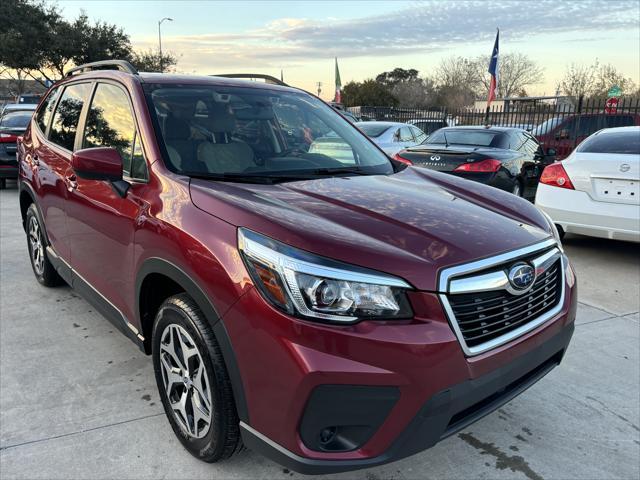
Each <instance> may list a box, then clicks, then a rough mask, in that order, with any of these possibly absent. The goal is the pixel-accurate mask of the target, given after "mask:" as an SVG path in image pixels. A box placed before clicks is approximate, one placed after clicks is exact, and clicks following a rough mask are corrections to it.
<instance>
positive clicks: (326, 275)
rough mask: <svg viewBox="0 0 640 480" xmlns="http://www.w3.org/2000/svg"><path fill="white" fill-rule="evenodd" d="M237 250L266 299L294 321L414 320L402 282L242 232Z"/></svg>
mask: <svg viewBox="0 0 640 480" xmlns="http://www.w3.org/2000/svg"><path fill="white" fill-rule="evenodd" d="M238 247H239V249H240V252H241V254H242V257H243V260H244V262H245V265H246V266H247V270H248V271H249V274H250V275H251V278H252V280H253V282H254V284H255V285H256V287H257V288H258V290H259V291H260V292H261V293H262V295H263V296H264V297H265V298H266V299H267V300H268V301H269V302H270V303H272V304H273V305H274V306H276V307H278V308H280V309H281V310H284V311H285V312H287V313H288V314H290V315H297V316H300V317H304V318H309V319H319V320H323V321H328V322H335V323H353V322H355V321H358V320H363V319H378V320H383V319H401V318H411V317H412V316H413V312H412V311H411V306H410V305H409V301H408V299H407V296H406V290H408V289H410V288H411V286H410V285H409V284H407V283H406V282H405V281H404V280H402V279H399V278H397V277H393V276H390V275H385V274H382V273H378V272H374V271H371V270H368V269H364V268H361V267H357V266H355V265H348V264H344V263H341V262H337V261H335V260H331V259H327V258H324V257H320V256H317V255H314V254H311V253H309V252H305V251H303V250H299V249H297V248H293V247H290V246H288V245H286V244H283V243H281V242H278V241H276V240H273V239H271V238H269V237H266V236H264V235H260V234H258V233H255V232H253V231H251V230H247V229H244V228H240V229H239V230H238Z"/></svg>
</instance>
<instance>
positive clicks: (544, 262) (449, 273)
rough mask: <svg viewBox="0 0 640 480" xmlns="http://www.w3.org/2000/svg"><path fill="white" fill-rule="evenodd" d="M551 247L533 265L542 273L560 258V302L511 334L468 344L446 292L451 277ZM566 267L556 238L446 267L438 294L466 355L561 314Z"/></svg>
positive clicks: (504, 340) (503, 342)
mask: <svg viewBox="0 0 640 480" xmlns="http://www.w3.org/2000/svg"><path fill="white" fill-rule="evenodd" d="M551 246H556V248H555V249H553V250H551V251H550V252H548V253H546V254H544V255H541V256H540V257H539V258H537V259H535V260H534V262H536V263H534V266H535V267H536V271H538V270H539V269H540V272H542V271H544V270H545V269H546V268H548V267H549V266H550V265H551V264H552V262H553V261H555V260H557V259H558V258H559V259H560V262H561V268H560V298H559V300H558V304H557V305H556V306H555V307H554V308H552V309H551V310H549V311H548V312H546V313H544V314H543V315H541V316H539V317H538V318H536V319H535V320H533V321H531V322H528V323H526V324H524V325H521V326H520V327H518V328H516V329H515V330H512V331H510V332H508V333H505V334H504V335H501V336H499V337H497V338H494V339H492V340H489V341H488V342H485V343H482V344H480V345H476V346H474V347H469V346H467V342H466V341H465V339H464V336H463V335H462V331H461V330H460V327H459V326H458V321H457V319H456V317H455V314H454V313H453V309H452V307H451V304H450V303H449V298H448V297H447V293H451V292H450V290H449V286H450V280H451V279H452V277H455V276H459V275H465V274H469V273H473V272H477V271H479V270H484V269H487V268H490V267H493V266H495V265H499V264H501V263H505V262H508V261H510V260H517V259H518V257H522V256H523V255H528V254H531V253H535V252H536V251H539V250H543V249H545V248H548V247H551ZM567 268H568V264H567V260H566V257H565V256H564V255H563V254H562V253H561V252H560V250H559V248H557V244H556V241H555V240H554V239H548V240H545V241H543V242H540V243H537V244H535V245H530V246H528V247H524V248H521V249H518V250H513V251H511V252H507V253H504V254H501V255H496V256H495V257H490V258H486V259H482V260H478V261H476V262H471V263H467V264H464V265H457V266H455V267H451V268H447V269H445V270H443V271H442V273H441V275H440V281H439V284H438V285H439V287H440V293H439V294H438V296H439V297H440V301H441V302H442V306H443V308H444V311H445V313H446V315H447V318H448V320H449V324H450V325H451V328H452V329H453V332H454V333H455V335H456V337H457V339H458V342H459V343H460V346H461V347H462V351H463V352H464V354H465V355H466V356H468V357H472V356H475V355H480V354H481V353H485V352H487V351H489V350H492V349H494V348H496V347H499V346H501V345H504V344H506V343H509V342H511V341H512V340H515V339H516V338H518V337H521V336H522V335H524V334H526V333H528V332H530V331H532V330H534V329H536V328H538V327H539V326H540V325H542V324H544V323H546V322H547V321H549V320H550V319H552V318H553V317H555V316H556V315H557V314H558V313H560V311H561V310H562V307H563V305H564V299H565V290H566V285H565V284H566V275H565V271H566V269H567ZM481 277H488V276H479V277H478V278H481ZM496 278H497V277H496ZM496 278H488V279H489V280H492V281H494V282H495V281H496ZM507 281H508V280H507ZM476 291H487V290H486V289H485V290H476ZM457 293H461V292H460V291H458V292H457ZM467 293H468V291H467Z"/></svg>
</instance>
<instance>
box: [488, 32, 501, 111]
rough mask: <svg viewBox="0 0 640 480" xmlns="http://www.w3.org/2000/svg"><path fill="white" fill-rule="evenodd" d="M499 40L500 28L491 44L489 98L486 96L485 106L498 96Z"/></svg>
mask: <svg viewBox="0 0 640 480" xmlns="http://www.w3.org/2000/svg"><path fill="white" fill-rule="evenodd" d="M499 40H500V30H498V33H496V43H494V44H493V52H492V53H491V61H490V62H489V74H490V75H491V83H490V85H489V98H487V107H489V105H491V102H492V101H493V100H495V98H496V97H497V96H498V79H499V78H500V73H499V64H498V52H499V48H498V41H499Z"/></svg>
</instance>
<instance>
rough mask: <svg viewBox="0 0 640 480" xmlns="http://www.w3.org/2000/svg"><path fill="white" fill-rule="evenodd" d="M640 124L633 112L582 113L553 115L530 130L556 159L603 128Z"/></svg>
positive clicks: (637, 116)
mask: <svg viewBox="0 0 640 480" xmlns="http://www.w3.org/2000/svg"><path fill="white" fill-rule="evenodd" d="M632 125H640V115H637V114H633V113H616V114H606V113H584V114H579V115H577V114H571V115H567V116H561V117H553V118H550V119H549V120H547V121H545V122H543V123H541V124H540V125H538V126H537V127H535V128H534V129H533V130H532V132H531V133H532V134H533V136H534V137H536V138H537V139H538V142H540V145H542V147H543V148H544V149H545V150H546V149H549V148H551V149H553V150H554V151H555V152H556V159H557V160H562V159H563V158H565V157H567V156H568V155H569V154H570V153H571V152H572V151H573V149H574V148H575V146H576V145H578V144H579V143H580V142H582V141H583V140H584V139H585V138H587V137H588V136H589V135H591V134H593V133H595V132H597V131H598V130H601V129H603V128H614V127H628V126H632Z"/></svg>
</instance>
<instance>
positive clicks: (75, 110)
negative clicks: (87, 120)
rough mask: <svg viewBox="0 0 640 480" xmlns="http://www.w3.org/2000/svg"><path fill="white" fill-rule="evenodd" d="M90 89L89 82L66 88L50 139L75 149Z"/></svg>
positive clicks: (57, 110)
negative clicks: (79, 124)
mask: <svg viewBox="0 0 640 480" xmlns="http://www.w3.org/2000/svg"><path fill="white" fill-rule="evenodd" d="M90 90H91V85H90V84H88V83H80V84H78V85H70V86H68V87H66V88H65V89H64V91H63V93H62V97H61V98H60V101H59V102H58V106H57V107H56V112H55V113H54V115H53V121H52V123H51V131H50V132H49V139H50V140H51V141H52V142H54V143H57V144H58V145H60V146H61V147H64V148H66V149H67V150H72V151H73V144H74V143H75V139H76V131H77V130H78V122H79V120H80V113H81V112H82V107H83V105H84V102H85V100H86V98H87V96H88V94H89V91H90Z"/></svg>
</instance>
